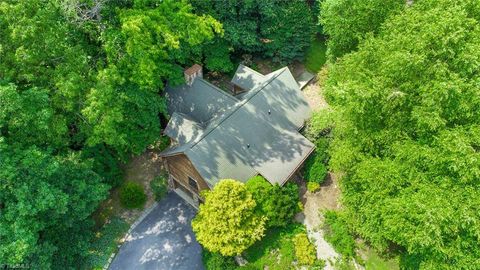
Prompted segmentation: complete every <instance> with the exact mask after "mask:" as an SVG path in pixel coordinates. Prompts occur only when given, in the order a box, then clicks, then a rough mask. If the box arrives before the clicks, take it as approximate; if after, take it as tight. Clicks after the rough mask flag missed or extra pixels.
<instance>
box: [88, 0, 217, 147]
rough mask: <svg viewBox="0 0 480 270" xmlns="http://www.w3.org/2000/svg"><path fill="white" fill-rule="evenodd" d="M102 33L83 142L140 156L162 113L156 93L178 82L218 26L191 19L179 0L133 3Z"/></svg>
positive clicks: (163, 108)
mask: <svg viewBox="0 0 480 270" xmlns="http://www.w3.org/2000/svg"><path fill="white" fill-rule="evenodd" d="M118 18H119V21H118V22H117V24H115V23H113V22H112V25H111V26H110V27H109V28H108V29H107V30H105V31H104V32H103V33H102V37H101V39H102V40H104V44H103V48H104V51H105V54H106V56H107V60H106V62H107V63H106V67H105V68H104V69H102V70H100V72H99V73H98V76H97V84H96V85H95V86H94V87H93V88H92V89H91V90H90V91H89V93H88V94H87V96H86V102H85V104H86V106H85V108H83V110H82V114H83V115H84V116H85V118H86V119H87V121H88V123H89V127H90V128H89V137H88V140H87V143H88V144H89V145H96V144H101V143H105V144H107V145H109V146H111V147H113V148H114V149H116V150H117V151H118V152H119V153H131V152H133V153H136V154H138V153H140V152H141V151H143V150H144V149H145V147H146V146H147V145H148V144H150V143H152V142H153V141H154V139H155V138H157V137H158V136H159V133H160V129H161V126H160V121H159V115H161V114H166V104H165V99H164V98H163V97H162V95H161V94H162V89H163V87H164V84H165V82H166V81H168V82H169V83H170V84H179V83H181V82H183V69H182V65H186V64H187V63H191V61H192V59H194V58H195V56H196V55H197V57H198V55H199V54H200V53H201V50H200V49H197V47H199V45H200V44H202V43H203V42H206V41H208V40H211V39H212V38H213V37H214V36H215V34H221V33H222V28H221V24H220V23H218V22H217V21H215V20H214V19H213V18H212V17H210V16H206V15H205V16H197V15H194V14H193V13H192V8H191V6H190V5H189V4H187V3H186V2H185V1H170V0H169V1H137V2H135V5H134V7H133V8H122V9H119V11H118Z"/></svg>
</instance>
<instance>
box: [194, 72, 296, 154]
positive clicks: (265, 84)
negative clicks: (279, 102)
mask: <svg viewBox="0 0 480 270" xmlns="http://www.w3.org/2000/svg"><path fill="white" fill-rule="evenodd" d="M285 69H288V67H284V68H282V69H280V70H281V72H279V73H278V74H275V76H273V77H272V78H270V79H268V80H267V81H265V82H266V83H264V84H263V85H262V87H260V88H259V89H258V90H256V91H255V92H254V93H253V94H251V95H250V96H248V98H247V99H244V100H241V101H240V102H239V103H238V105H237V106H236V107H235V108H234V109H233V110H232V111H231V112H229V113H227V114H225V115H224V116H223V119H222V120H221V121H220V122H218V123H217V124H216V125H215V126H214V127H212V128H210V129H209V130H208V131H206V132H204V133H203V134H202V135H201V136H200V137H199V138H197V140H195V141H194V142H193V143H192V145H191V146H190V149H191V148H193V147H194V146H195V145H197V144H198V143H199V142H200V141H201V140H203V139H204V138H205V137H207V136H208V135H209V134H210V133H212V131H213V130H215V129H216V128H217V127H218V126H220V125H221V124H222V123H223V122H225V120H227V119H228V118H230V116H232V115H233V114H234V113H235V112H236V111H238V110H239V109H240V108H241V107H243V105H245V104H246V103H247V102H248V101H250V99H252V98H253V97H254V96H256V95H257V94H258V93H260V92H261V91H262V90H263V89H264V88H265V87H267V86H268V85H269V84H270V83H271V82H272V81H273V80H274V79H276V78H277V77H278V76H280V75H281V74H282V73H283V72H284V71H285ZM280 70H277V71H280ZM275 72H276V71H275ZM272 73H273V72H272ZM270 74H271V73H270ZM250 91H253V89H252V90H250ZM219 117H222V116H219Z"/></svg>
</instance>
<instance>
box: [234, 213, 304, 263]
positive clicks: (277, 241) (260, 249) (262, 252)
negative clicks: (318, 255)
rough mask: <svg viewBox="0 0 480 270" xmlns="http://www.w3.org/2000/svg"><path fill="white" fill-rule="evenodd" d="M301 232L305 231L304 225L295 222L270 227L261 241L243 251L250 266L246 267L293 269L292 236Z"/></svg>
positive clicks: (293, 251) (293, 249)
mask: <svg viewBox="0 0 480 270" xmlns="http://www.w3.org/2000/svg"><path fill="white" fill-rule="evenodd" d="M301 232H305V227H304V226H303V225H302V224H300V223H295V222H291V223H290V224H288V225H287V226H285V227H273V228H270V229H269V230H268V231H267V233H266V234H265V237H264V238H263V239H262V240H261V241H258V242H257V243H255V244H254V245H253V246H251V247H250V248H248V249H247V250H246V251H245V252H244V253H243V256H244V258H245V259H246V260H247V261H248V262H249V263H248V265H251V266H252V267H250V268H248V269H257V270H263V269H267V268H268V269H270V270H284V269H295V263H294V262H295V260H296V258H295V247H294V244H293V238H294V237H295V235H297V234H298V233H301ZM240 269H243V268H240Z"/></svg>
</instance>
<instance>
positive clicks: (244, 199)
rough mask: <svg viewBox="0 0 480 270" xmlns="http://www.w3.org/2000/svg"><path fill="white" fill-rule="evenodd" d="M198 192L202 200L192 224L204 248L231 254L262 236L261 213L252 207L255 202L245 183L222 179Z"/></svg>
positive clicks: (226, 254)
mask: <svg viewBox="0 0 480 270" xmlns="http://www.w3.org/2000/svg"><path fill="white" fill-rule="evenodd" d="M202 195H203V196H204V197H205V203H203V204H201V205H200V209H199V211H198V214H197V216H196V217H195V218H194V219H193V221H192V228H193V231H194V232H195V235H196V237H197V240H198V242H199V243H200V244H202V246H203V247H204V248H206V249H208V250H209V251H212V252H219V253H221V254H222V255H224V256H234V255H238V254H240V253H242V252H243V251H244V250H245V249H247V248H248V247H250V246H251V245H253V244H254V243H255V242H256V241H258V240H260V239H261V238H262V237H263V235H264V231H265V217H263V216H259V215H258V213H257V212H256V211H255V209H256V205H257V204H256V202H255V200H254V199H253V196H252V194H251V193H250V192H249V191H248V190H247V188H246V187H245V184H243V183H241V182H238V181H235V180H233V179H223V180H221V181H220V182H219V183H218V184H216V185H215V187H214V188H213V189H212V190H211V191H207V192H204V193H202Z"/></svg>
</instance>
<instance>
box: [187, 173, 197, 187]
mask: <svg viewBox="0 0 480 270" xmlns="http://www.w3.org/2000/svg"><path fill="white" fill-rule="evenodd" d="M188 184H189V185H190V187H191V188H192V189H193V190H195V191H198V184H197V181H195V180H194V179H193V178H191V177H190V176H189V177H188Z"/></svg>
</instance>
